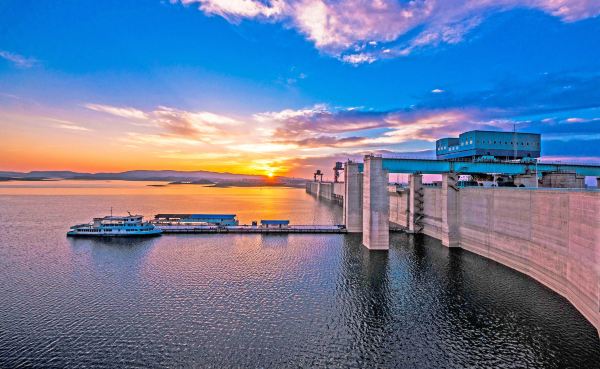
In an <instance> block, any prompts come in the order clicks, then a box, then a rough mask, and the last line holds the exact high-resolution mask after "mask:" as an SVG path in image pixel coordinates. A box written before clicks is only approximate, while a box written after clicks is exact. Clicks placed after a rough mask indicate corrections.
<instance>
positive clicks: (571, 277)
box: [458, 188, 600, 332]
mask: <svg viewBox="0 0 600 369" xmlns="http://www.w3.org/2000/svg"><path fill="white" fill-rule="evenodd" d="M458 214H459V244H460V247H462V248H464V249H466V250H469V251H472V252H475V253H477V254H480V255H482V256H485V257H488V258H490V259H492V260H495V261H497V262H500V263H502V264H504V265H507V266H509V267H511V268H514V269H516V270H518V271H520V272H522V273H525V274H527V275H529V276H531V277H533V278H535V279H537V280H538V281H539V282H541V283H543V284H545V285H546V286H548V287H550V288H551V289H553V290H554V291H556V292H558V293H560V294H561V295H563V296H564V297H566V298H567V299H568V300H569V301H570V302H571V303H572V304H573V305H574V306H575V307H576V308H577V309H578V310H579V311H580V312H581V313H582V314H583V315H584V316H585V317H586V318H587V319H588V320H589V321H590V322H591V323H592V324H593V325H594V326H595V327H596V329H598V331H599V332H600V291H599V284H600V192H592V191H561V190H522V189H519V190H516V189H499V188H497V189H478V188H465V189H461V190H460V191H459V212H458Z"/></svg>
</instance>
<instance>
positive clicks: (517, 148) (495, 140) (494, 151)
mask: <svg viewBox="0 0 600 369" xmlns="http://www.w3.org/2000/svg"><path fill="white" fill-rule="evenodd" d="M540 149H541V136H540V135H539V134H537V133H517V132H496V131H469V132H465V133H461V134H460V135H459V136H458V138H456V137H447V138H442V139H439V140H437V141H436V156H437V159H438V160H455V161H458V160H478V159H485V158H492V157H493V159H496V160H516V159H524V158H531V159H533V158H539V157H540Z"/></svg>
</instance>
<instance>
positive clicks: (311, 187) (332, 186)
mask: <svg viewBox="0 0 600 369" xmlns="http://www.w3.org/2000/svg"><path fill="white" fill-rule="evenodd" d="M306 192H308V193H310V194H312V195H315V196H317V197H319V198H322V199H327V200H332V201H335V202H337V203H339V204H340V205H341V204H343V202H344V183H333V182H306Z"/></svg>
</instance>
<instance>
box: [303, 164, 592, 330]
mask: <svg viewBox="0 0 600 369" xmlns="http://www.w3.org/2000/svg"><path fill="white" fill-rule="evenodd" d="M405 161H406V160H405ZM408 162H409V163H408V164H411V163H410V160H408ZM439 163H440V164H435V165H441V166H444V168H441V169H439V170H438V169H432V168H425V170H423V171H422V172H420V171H416V170H412V169H411V170H408V169H406V168H407V167H405V166H403V165H405V164H406V163H404V162H400V161H394V159H384V158H381V157H376V156H370V155H369V156H366V157H365V159H364V163H354V162H350V161H349V162H347V163H345V165H344V169H343V170H344V181H343V182H339V183H332V182H322V181H314V182H308V183H307V184H306V191H307V192H309V193H311V194H313V195H315V196H317V197H319V198H323V199H327V200H331V201H332V204H333V203H338V204H340V205H342V206H343V208H344V224H345V226H346V228H347V231H348V232H349V233H362V235H363V245H364V246H365V247H367V248H368V249H370V250H387V249H389V230H390V227H393V228H400V229H403V230H404V231H405V232H407V233H413V234H417V233H422V234H425V235H428V236H431V237H433V238H436V239H439V240H441V243H442V244H443V245H444V246H446V247H457V248H462V249H465V250H468V251H470V252H473V253H476V254H479V255H481V256H484V257H486V258H489V259H491V260H494V261H496V262H499V263H501V264H504V265H506V266H508V267H510V268H513V269H515V270H517V271H520V272H522V273H524V274H526V275H528V276H530V277H532V278H534V279H536V280H537V281H539V282H540V283H542V284H544V285H546V286H547V287H549V288H551V289H552V290H554V291H555V292H557V293H559V294H560V295H562V296H564V297H565V298H566V299H568V300H569V301H570V302H571V303H572V304H573V305H574V306H575V307H576V308H577V309H578V310H579V311H580V312H581V313H582V314H583V315H584V316H585V318H586V319H587V320H588V321H590V322H591V323H592V324H593V325H594V326H595V327H596V329H597V330H598V332H599V334H600V191H598V190H585V189H557V188H531V187H525V188H518V187H517V188H509V187H489V188H487V187H476V186H475V187H459V186H458V173H457V172H459V173H461V174H463V173H469V171H470V170H471V169H469V168H470V167H469V165H471V164H473V165H474V164H476V163H471V164H470V163H467V164H464V165H463V164H452V162H446V161H439ZM425 164H426V163H425ZM507 165H508V164H507ZM425 166H426V165H425ZM448 166H450V167H448ZM420 168H423V163H422V162H421V163H420ZM515 168H516V165H515ZM409 169H410V168H409ZM521 169H522V168H521ZM521 169H519V170H521ZM575 169H576V171H578V172H583V173H584V174H585V175H590V173H592V172H585V170H587V169H582V168H575ZM446 170H447V172H444V171H446ZM494 170H496V169H494ZM503 170H504V169H503ZM505 170H506V171H507V172H510V171H511V170H513V169H512V168H511V167H509V166H507V167H506V169H505ZM514 170H517V169H514ZM596 170H597V168H596ZM472 171H473V172H475V171H481V172H483V170H482V169H481V168H479V167H477V168H475V169H472ZM390 172H393V173H412V174H410V175H409V184H408V186H407V187H400V186H397V185H389V183H388V182H389V181H388V178H389V173H390ZM421 173H437V174H441V175H442V182H441V184H439V185H438V186H429V185H424V184H423V178H422V174H421ZM487 173H494V172H487ZM515 173H517V172H516V171H515ZM593 173H596V172H593ZM536 176H537V173H536ZM599 182H600V179H599Z"/></svg>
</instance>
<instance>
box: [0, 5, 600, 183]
mask: <svg viewBox="0 0 600 369" xmlns="http://www.w3.org/2000/svg"><path fill="white" fill-rule="evenodd" d="M599 13H600V4H598V3H597V2H595V1H588V0H562V1H550V0H527V1H516V0H501V1H495V2H491V1H487V0H478V1H473V2H471V3H470V5H468V6H467V5H465V4H462V2H459V1H455V0H449V1H447V2H444V3H443V4H442V5H440V4H439V2H438V3H436V2H431V1H429V0H422V1H413V2H410V3H409V2H406V1H398V0H379V1H361V0H338V1H324V0H290V1H284V0H264V1H258V0H230V1H222V0H183V1H161V0H136V1H133V0H130V1H127V0H121V1H113V0H105V1H100V2H99V1H87V0H65V1H60V2H57V1H50V0H36V1H30V0H18V1H16V0H5V1H3V2H2V3H0V129H1V130H2V131H4V132H5V133H6V137H8V139H7V142H8V143H9V145H5V148H4V150H6V152H5V153H4V154H8V155H9V156H11V157H13V158H14V157H15V156H16V157H18V158H19V160H18V161H15V160H11V161H10V162H9V161H5V162H0V166H2V167H6V169H11V168H12V169H42V168H43V169H67V168H66V167H77V168H80V169H85V168H89V169H90V170H95V169H97V170H104V169H106V170H110V169H127V168H129V169H134V168H133V166H135V167H139V166H146V167H147V166H148V165H147V164H137V163H139V160H141V158H142V157H152V158H153V161H152V163H153V164H152V166H160V167H162V168H166V167H170V168H174V169H219V168H221V169H223V170H230V171H240V170H241V171H245V170H242V169H241V168H248V170H247V172H274V173H277V174H284V173H292V174H298V175H305V174H306V173H309V172H311V171H313V170H314V167H315V166H318V165H322V163H325V162H329V161H331V160H332V159H334V158H337V157H340V156H350V155H360V154H362V153H364V152H369V151H393V152H414V151H421V150H428V149H432V148H433V143H432V142H433V141H434V140H435V138H438V137H443V136H447V135H453V134H456V133H458V132H460V131H462V130H468V129H498V130H501V129H511V128H512V124H513V123H515V124H517V127H518V129H521V130H529V131H534V132H541V133H543V134H544V137H545V139H544V144H543V150H544V155H545V156H546V157H547V158H548V159H553V160H554V159H560V160H577V161H594V160H598V161H600V158H599V157H600V150H599V149H598V147H599V144H600V109H599V108H600V90H599V88H600V83H599V82H600V18H599V17H598V14H599ZM99 132H102V135H101V137H99V136H100V135H98V133H99ZM42 137H50V138H51V143H43V142H42V139H41V138H42ZM74 140H75V141H78V142H82V143H85V142H89V143H90V145H88V146H85V145H84V146H82V147H77V145H74V146H75V147H74V148H72V149H69V148H68V147H70V146H72V145H70V144H67V143H69V142H73V141H74ZM98 140H105V141H104V142H103V144H102V147H110V148H112V149H115V150H117V149H118V150H121V151H122V152H123V153H124V155H127V156H128V157H131V158H132V160H131V162H127V163H123V164H122V165H121V166H119V165H116V164H114V163H102V162H101V160H102V159H101V157H102V156H101V155H99V154H98V150H101V149H100V148H99V146H94V144H96V145H98ZM92 143H93V144H92ZM82 145H83V144H82ZM57 146H60V150H58V151H57V150H56V147H57ZM27 147H36V148H37V149H38V150H40V151H39V153H38V154H39V155H41V156H43V157H45V158H53V160H54V161H53V162H54V163H57V164H54V165H55V166H56V165H60V166H61V168H55V167H52V165H53V164H51V162H50V160H49V159H47V160H45V161H44V160H41V161H37V162H36V161H35V159H34V158H31V157H27V155H25V154H24V153H23V152H22V151H20V150H24V148H27ZM86 147H88V148H89V149H88V150H92V151H93V150H96V152H95V153H87V151H86V150H85V148H86ZM0 150H2V149H0ZM44 150H45V151H44ZM82 150H83V153H82ZM54 152H57V153H56V154H53V153H54ZM75 153H77V156H78V157H80V158H81V160H80V161H79V162H74V161H69V158H72V157H73V156H74V155H73V154H75ZM39 155H38V156H39ZM53 155H54V156H53ZM133 159H135V160H133ZM217 161H218V163H217ZM209 162H210V163H209ZM9 167H10V168H9ZM136 169H151V168H136Z"/></svg>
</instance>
